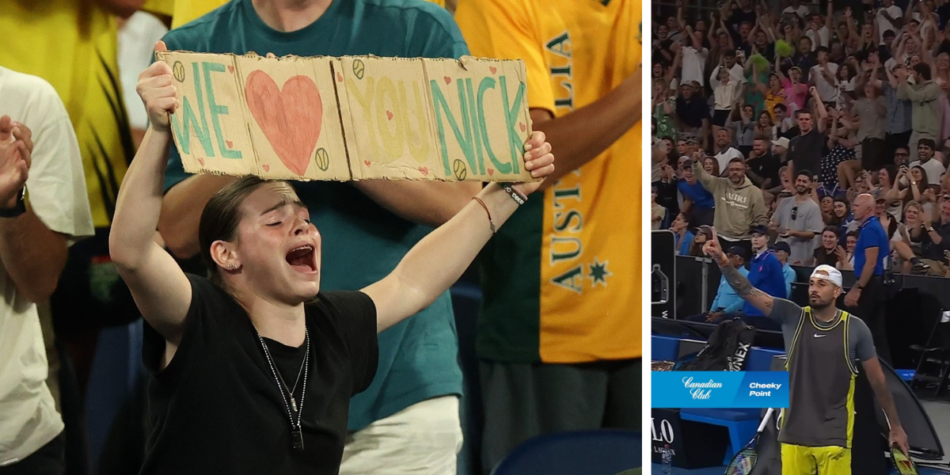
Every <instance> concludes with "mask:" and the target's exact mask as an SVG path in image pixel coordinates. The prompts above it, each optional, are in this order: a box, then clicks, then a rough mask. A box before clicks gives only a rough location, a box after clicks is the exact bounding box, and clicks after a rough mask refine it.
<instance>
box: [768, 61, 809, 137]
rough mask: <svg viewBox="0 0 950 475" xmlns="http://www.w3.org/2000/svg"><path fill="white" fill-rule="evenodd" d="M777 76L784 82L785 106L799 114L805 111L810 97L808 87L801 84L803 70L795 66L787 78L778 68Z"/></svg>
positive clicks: (776, 70)
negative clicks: (806, 100) (806, 101)
mask: <svg viewBox="0 0 950 475" xmlns="http://www.w3.org/2000/svg"><path fill="white" fill-rule="evenodd" d="M776 66H777V64H776ZM775 74H777V75H778V77H779V79H780V80H781V81H782V88H784V89H785V106H786V107H788V108H789V109H787V110H788V111H792V112H797V111H800V110H802V109H804V108H805V99H807V97H808V85H807V84H803V83H802V82H801V81H802V70H801V69H800V68H799V67H798V66H793V67H792V68H791V69H789V70H788V77H785V75H784V74H782V68H780V67H776V69H775ZM783 112H784V111H783ZM787 130H788V129H786V131H787Z"/></svg>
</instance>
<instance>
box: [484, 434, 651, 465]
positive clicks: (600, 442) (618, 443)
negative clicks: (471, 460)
mask: <svg viewBox="0 0 950 475" xmlns="http://www.w3.org/2000/svg"><path fill="white" fill-rule="evenodd" d="M641 440H642V439H641V435H640V433H639V432H631V431H621V430H606V429H605V430H593V431H579V432H565V433H561V434H552V435H545V436H541V437H536V438H534V439H531V440H529V441H527V442H525V443H523V444H521V445H519V446H518V447H517V448H515V450H513V451H512V452H511V453H510V454H508V456H507V457H505V459H504V460H502V461H501V463H499V464H498V466H496V467H495V469H494V470H493V471H492V475H579V474H583V475H616V474H618V473H621V472H623V471H625V470H630V469H633V468H639V467H640V466H641V452H642V450H641Z"/></svg>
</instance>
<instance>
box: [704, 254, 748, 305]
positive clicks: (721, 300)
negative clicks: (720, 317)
mask: <svg viewBox="0 0 950 475" xmlns="http://www.w3.org/2000/svg"><path fill="white" fill-rule="evenodd" d="M739 273H740V274H742V275H744V276H748V275H749V271H748V270H746V268H745V266H742V267H740V268H739ZM744 304H745V300H742V297H739V295H738V294H736V291H735V290H734V289H733V288H732V286H731V285H729V282H726V277H725V276H723V277H722V279H719V291H718V292H716V299H715V300H713V302H712V307H710V310H712V311H716V310H719V309H720V308H721V309H722V311H723V312H724V313H736V312H738V311H739V310H740V309H741V308H742V306H743V305H744Z"/></svg>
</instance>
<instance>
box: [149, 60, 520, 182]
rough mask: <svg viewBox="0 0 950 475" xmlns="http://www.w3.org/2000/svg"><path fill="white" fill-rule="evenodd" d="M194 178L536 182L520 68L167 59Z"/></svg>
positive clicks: (183, 149) (179, 139)
mask: <svg viewBox="0 0 950 475" xmlns="http://www.w3.org/2000/svg"><path fill="white" fill-rule="evenodd" d="M157 58H158V60H160V61H164V62H166V63H168V64H169V65H170V66H171V67H172V72H173V75H174V79H175V80H174V84H175V87H176V88H177V90H178V96H179V99H180V103H179V107H178V110H177V111H176V113H175V114H172V116H171V124H172V135H173V137H174V139H175V146H176V147H177V148H178V152H179V153H180V154H181V159H182V163H183V165H184V168H185V171H187V172H189V173H216V174H225V175H238V176H240V175H258V176H260V177H262V178H268V179H285V180H301V181H308V180H337V181H349V180H367V179H391V180H400V179H405V180H442V181H463V180H469V181H510V182H525V181H534V179H532V178H531V175H530V174H529V173H528V171H527V170H525V169H524V159H523V158H522V156H523V154H524V152H523V150H524V148H523V147H524V143H525V141H527V139H528V137H529V136H530V134H531V118H530V115H529V113H528V96H527V89H526V74H525V68H524V63H522V62H521V61H501V60H492V59H476V58H472V57H464V58H462V59H460V60H458V61H456V60H452V59H419V58H416V59H404V58H380V57H371V56H366V57H342V58H331V57H309V58H305V57H297V56H286V57H283V58H266V57H262V56H258V55H256V54H253V53H251V54H248V55H244V56H236V55H233V54H205V53H189V52H181V51H175V52H160V53H157Z"/></svg>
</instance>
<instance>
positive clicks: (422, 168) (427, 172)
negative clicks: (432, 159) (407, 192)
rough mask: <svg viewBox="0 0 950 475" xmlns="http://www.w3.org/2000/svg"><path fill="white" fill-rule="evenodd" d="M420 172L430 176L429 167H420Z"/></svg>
mask: <svg viewBox="0 0 950 475" xmlns="http://www.w3.org/2000/svg"><path fill="white" fill-rule="evenodd" d="M419 172H420V173H422V176H429V167H419Z"/></svg>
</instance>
